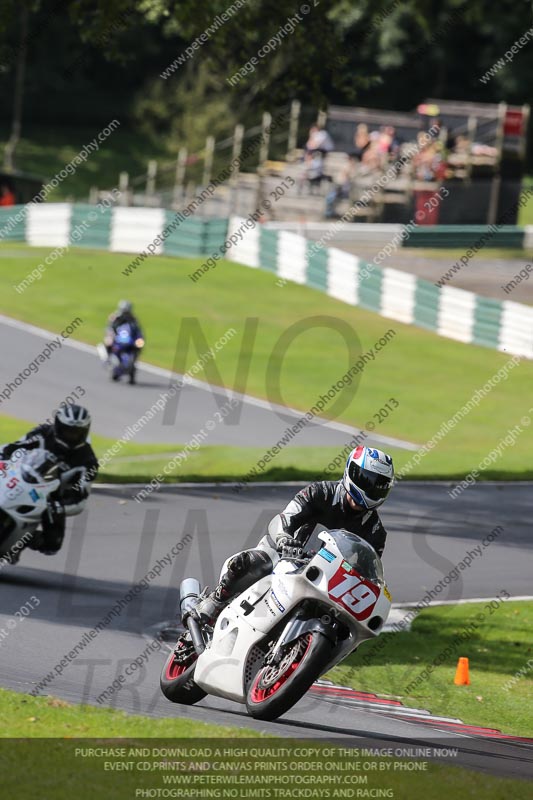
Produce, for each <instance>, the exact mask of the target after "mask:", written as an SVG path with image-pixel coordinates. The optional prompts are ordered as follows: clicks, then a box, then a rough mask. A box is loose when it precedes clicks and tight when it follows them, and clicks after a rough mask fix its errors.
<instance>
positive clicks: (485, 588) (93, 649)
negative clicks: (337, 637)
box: [0, 483, 533, 777]
mask: <svg viewBox="0 0 533 800" xmlns="http://www.w3.org/2000/svg"><path fill="white" fill-rule="evenodd" d="M134 491H135V489H133V488H131V487H107V488H105V487H103V488H101V489H98V488H97V489H96V490H95V491H94V494H93V496H92V498H91V500H90V502H89V505H88V508H87V510H86V512H85V513H84V514H83V515H82V516H81V517H79V518H77V519H75V520H71V521H70V524H69V528H68V532H67V538H66V542H65V545H64V547H63V550H62V551H61V552H60V554H59V555H57V556H55V557H46V556H43V555H40V554H37V553H33V552H24V553H23V555H22V557H21V561H20V563H19V565H18V566H16V567H4V568H3V569H2V570H1V571H0V594H1V598H2V602H1V606H0V607H1V609H2V613H1V614H0V629H4V630H5V631H6V632H7V635H6V636H5V637H4V639H3V641H2V643H1V648H2V653H1V661H0V683H1V685H2V686H4V687H7V688H11V689H15V690H17V691H20V692H30V691H32V689H34V688H35V687H36V686H37V685H38V684H39V682H40V681H42V679H43V678H44V677H45V676H46V675H47V673H49V672H51V671H52V672H55V674H54V677H53V680H51V681H50V682H49V683H48V684H47V685H46V686H45V687H42V688H41V693H43V694H55V695H57V696H60V697H63V698H65V699H66V700H70V701H74V702H81V701H83V702H86V703H92V704H95V705H98V703H97V697H98V696H99V695H100V694H101V693H102V692H103V691H104V690H105V689H106V688H107V687H108V686H109V685H110V684H111V683H112V682H113V680H115V679H116V678H117V677H118V676H119V675H122V674H123V673H124V670H125V669H127V668H128V666H129V665H130V663H131V662H132V661H133V660H134V659H135V658H137V657H138V656H139V655H140V654H141V653H143V651H144V652H146V649H147V648H149V645H150V643H151V642H152V641H153V635H154V631H155V630H156V627H157V625H158V624H159V623H161V622H162V621H165V620H172V619H173V617H174V611H175V608H176V603H177V596H178V591H177V587H178V584H179V581H180V580H181V578H182V577H184V576H185V575H195V576H197V577H198V578H200V579H201V580H202V581H203V582H208V583H211V584H212V583H213V580H214V577H215V573H216V572H218V569H219V566H220V564H221V563H222V561H223V559H224V558H225V557H226V556H227V555H228V554H230V553H231V552H234V551H237V550H239V549H240V548H242V547H244V546H251V545H252V544H253V543H254V542H255V541H257V539H258V538H259V537H260V535H261V533H262V532H263V530H264V527H265V525H266V523H267V522H268V520H269V519H270V517H271V516H272V515H273V514H274V513H276V512H277V511H278V510H279V509H280V508H282V507H283V505H284V504H285V502H286V501H287V500H289V499H290V497H291V496H292V494H293V493H294V491H295V486H283V485H278V486H266V487H254V488H249V489H246V490H244V491H243V492H242V493H240V494H236V493H234V492H233V491H232V489H231V487H229V486H226V487H221V486H196V487H193V486H189V487H187V486H184V487H180V488H177V487H165V489H164V490H163V491H162V492H160V493H157V494H154V495H152V496H151V498H150V499H149V500H146V501H145V502H144V503H136V502H134V501H133V500H131V495H132V494H133V493H134ZM532 513H533V497H532V493H531V487H530V486H528V485H517V484H515V485H501V486H494V485H486V484H485V485H478V486H474V487H471V488H469V489H468V490H467V491H466V492H464V494H463V495H462V496H461V497H460V498H458V499H457V500H455V501H452V500H451V499H450V498H449V497H448V495H447V487H446V486H445V485H443V484H433V485H431V484H415V483H411V484H406V483H404V484H400V485H399V486H398V487H396V488H395V490H394V493H393V495H392V496H391V498H390V500H389V501H388V503H387V505H386V507H385V509H384V511H383V520H384V523H385V526H386V527H387V528H388V529H389V531H390V533H389V541H388V544H387V548H386V553H385V557H384V564H385V570H386V573H387V576H388V583H389V586H390V589H391V592H392V595H393V599H394V600H395V601H396V602H398V601H417V600H419V599H421V597H423V595H424V594H425V592H426V590H428V589H431V588H432V587H434V586H435V585H436V584H438V583H439V581H440V580H441V579H442V578H443V577H444V576H445V575H447V574H448V573H449V572H450V570H452V569H453V566H454V565H455V564H457V563H458V562H459V561H461V560H462V559H463V558H465V556H466V555H467V554H468V551H471V552H474V548H477V547H481V552H482V554H481V555H479V556H475V558H473V561H472V564H471V566H470V567H469V568H468V569H466V570H465V571H464V572H461V573H460V574H461V579H460V580H457V581H453V582H451V583H450V585H449V586H448V587H447V588H446V589H445V590H444V591H442V592H440V594H439V599H441V600H457V599H464V598H473V597H492V596H494V595H496V594H497V593H498V592H499V591H500V590H505V591H507V592H508V593H509V594H510V595H512V596H520V595H525V594H528V593H530V591H531V538H530V535H529V531H530V520H531V515H532ZM497 525H501V526H502V527H503V532H502V533H500V535H499V536H498V537H497V538H496V539H495V540H494V541H493V542H492V543H491V544H488V546H486V547H483V544H482V543H483V540H484V539H485V540H486V537H487V535H488V534H489V533H490V532H491V531H492V530H494V528H495V526H497ZM178 542H179V543H181V544H180V545H179V552H177V554H176V556H175V557H174V556H173V555H170V551H171V548H172V547H173V546H175V545H176V543H178ZM158 563H159V565H160V570H161V571H160V575H159V576H158V577H156V578H155V579H154V580H152V581H150V584H149V588H148V589H147V590H146V591H142V592H140V593H139V594H137V595H135V596H134V597H133V599H132V600H131V601H130V602H128V603H127V604H126V605H125V606H124V607H123V609H122V612H121V613H120V615H117V616H115V617H114V618H113V619H112V620H111V621H110V623H109V624H108V625H107V627H105V628H104V629H103V630H102V631H101V632H100V633H98V635H97V636H96V638H94V639H93V640H92V641H90V642H89V644H88V645H87V646H86V647H85V649H84V650H83V651H82V652H81V653H80V654H79V655H78V657H77V658H75V659H73V660H72V663H69V664H67V666H66V667H65V668H64V669H59V670H55V665H56V664H59V662H60V661H61V660H62V659H63V658H64V657H65V656H66V654H68V653H69V652H70V651H72V649H73V647H74V646H75V645H76V644H77V643H79V642H80V640H81V639H82V637H83V636H84V634H86V632H87V631H88V630H90V629H91V628H93V627H94V626H95V625H96V624H97V623H98V622H99V621H100V620H102V619H103V618H104V617H106V615H107V614H108V613H109V611H110V609H111V608H112V607H113V605H114V604H115V603H116V602H117V601H118V600H119V599H121V598H123V597H124V596H125V595H126V594H127V592H128V591H129V590H130V589H131V587H132V585H133V584H134V583H136V582H137V581H139V580H141V579H142V578H143V577H144V576H146V575H147V574H148V573H149V571H150V570H151V569H152V567H153V566H154V565H157V564H158ZM32 596H33V597H34V598H36V599H37V600H38V601H39V604H38V605H37V607H36V608H35V610H33V611H32V613H31V614H30V616H29V617H28V618H26V619H24V620H23V621H21V622H19V623H18V624H17V625H16V627H14V628H13V627H12V628H9V627H8V626H7V622H8V620H9V619H10V617H12V615H13V614H14V612H15V611H17V610H18V609H19V608H20V607H21V606H23V605H24V604H25V603H26V602H27V601H28V600H29V598H30V597H32ZM35 604H36V603H35ZM165 657H166V653H165V651H164V650H163V649H161V651H157V650H155V648H154V652H151V654H150V655H149V657H148V661H147V664H146V666H143V667H142V668H141V669H140V670H139V671H137V672H135V673H134V674H133V676H132V677H130V678H128V679H127V681H126V682H125V684H124V685H123V686H122V688H121V689H120V691H118V692H117V693H115V694H114V695H113V697H112V698H111V700H109V701H104V703H103V705H105V704H106V702H107V704H110V705H112V706H116V707H119V708H122V709H124V710H127V711H129V712H136V713H142V714H146V715H150V716H170V715H178V714H179V715H183V716H187V717H190V718H194V719H197V720H202V721H209V722H215V723H218V724H226V725H234V726H244V727H248V728H255V729H256V730H261V731H266V732H269V733H273V734H277V735H282V736H298V737H302V736H304V737H315V738H320V739H326V738H329V739H335V740H336V741H338V739H339V737H340V738H343V739H345V738H346V737H359V736H364V737H365V738H366V739H367V740H372V741H373V742H374V743H376V742H377V743H378V745H377V746H392V745H391V743H393V742H399V743H401V744H406V743H408V744H411V745H412V744H415V745H421V744H424V745H428V744H430V743H434V744H435V745H436V746H443V745H447V746H453V747H458V748H459V756H458V759H457V761H454V763H461V764H464V765H466V766H471V767H473V768H479V769H483V770H486V771H488V772H492V773H494V774H501V775H509V776H516V777H520V776H528V777H533V763H532V761H531V752H532V751H531V748H530V747H527V746H526V745H523V744H522V745H520V744H514V743H512V742H506V741H494V740H492V739H484V738H480V737H477V736H472V735H465V734H460V735H458V734H457V733H455V732H451V731H450V730H449V729H447V728H446V726H445V725H444V724H442V725H441V726H439V723H438V722H435V724H434V727H430V726H428V725H422V724H420V723H419V722H417V721H416V720H414V721H406V720H405V719H398V718H396V719H395V718H394V717H389V716H385V715H383V714H378V713H374V712H373V711H372V710H371V709H369V710H367V709H354V708H353V707H350V706H348V705H346V706H345V705H343V704H342V703H341V704H337V703H332V702H329V701H327V700H323V699H320V698H317V697H310V696H308V697H306V698H304V699H303V700H302V701H301V702H300V703H298V704H297V705H296V706H295V708H294V709H293V710H292V711H291V712H290V713H288V714H287V715H286V716H284V717H283V718H282V719H281V720H279V721H277V722H275V723H265V722H254V721H253V720H252V719H251V718H249V717H248V716H247V715H246V714H245V713H244V712H243V710H242V708H241V707H240V706H238V705H237V704H234V703H230V702H229V701H223V700H218V699H215V698H206V699H205V700H203V701H202V702H201V703H200V704H199V705H198V706H195V707H191V708H184V707H181V706H174V705H172V704H170V703H169V702H168V701H166V700H165V699H164V698H163V696H162V695H161V694H160V691H159V672H160V669H161V666H162V663H163V662H164V659H165ZM58 673H59V674H58ZM411 677H412V676H411ZM362 688H364V689H366V690H367V691H371V690H372V687H362ZM450 691H453V687H451V688H450ZM346 740H347V739H346ZM374 746H376V744H374Z"/></svg>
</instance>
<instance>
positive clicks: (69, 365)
mask: <svg viewBox="0 0 533 800" xmlns="http://www.w3.org/2000/svg"><path fill="white" fill-rule="evenodd" d="M56 338H57V334H56V333H52V332H50V331H44V330H43V329H42V328H35V327H32V326H31V325H25V324H24V323H22V322H18V321H16V320H11V319H10V318H8V317H2V316H0V341H1V342H2V359H1V363H0V393H1V392H2V391H4V390H5V387H7V385H8V383H13V381H14V379H15V378H16V377H17V376H18V375H19V373H20V372H21V371H22V370H24V368H25V367H27V366H28V365H29V364H30V363H31V362H33V361H34V360H35V358H36V357H37V356H38V355H39V353H41V352H42V351H43V349H44V348H45V347H46V345H47V343H48V342H50V341H53V340H54V339H56ZM172 377H173V379H174V381H175V380H176V378H178V377H181V376H177V375H175V374H174V375H172V374H171V373H169V372H168V370H164V369H161V368H159V367H154V366H151V365H149V364H144V365H143V366H140V367H139V370H138V383H137V385H136V386H134V387H130V386H127V385H121V384H120V385H119V384H114V383H112V382H111V381H110V379H109V377H108V375H107V372H106V370H105V369H104V368H103V367H102V364H101V362H100V360H99V358H98V356H97V353H96V349H95V348H94V347H91V346H90V345H87V344H83V343H81V342H78V341H75V340H73V339H67V340H66V341H63V342H62V346H61V347H59V345H58V346H57V347H56V348H55V349H54V350H53V352H52V353H51V355H50V358H49V359H48V360H47V361H46V363H44V364H42V365H41V366H40V369H39V371H38V372H32V373H31V374H30V375H29V377H28V378H27V379H26V381H25V382H23V383H21V384H20V385H19V386H18V387H15V388H14V390H13V392H12V394H11V396H10V397H8V398H7V399H2V398H0V400H1V402H0V412H1V413H3V414H11V415H13V416H16V417H19V418H21V419H28V420H35V421H38V420H42V419H46V418H47V417H49V415H50V414H52V412H53V410H54V409H55V408H57V407H58V405H59V403H60V402H61V401H62V400H63V399H64V398H66V397H68V396H69V395H72V392H73V391H78V395H80V394H81V392H80V391H79V389H78V390H77V387H80V386H81V389H82V390H83V391H84V394H83V396H82V400H81V402H83V404H85V405H87V406H88V408H90V409H91V415H92V417H93V432H94V433H99V434H101V435H102V436H108V437H110V438H112V439H116V438H118V437H120V436H121V435H122V434H123V433H124V431H125V429H126V428H127V427H128V426H131V425H133V424H134V423H135V422H137V421H138V420H139V419H140V418H141V417H142V416H143V415H144V414H146V411H147V410H148V409H149V408H150V407H151V406H152V405H153V403H155V402H156V401H157V400H158V398H159V397H160V395H161V393H162V392H165V391H166V390H168V388H169V385H170V382H171V378H172ZM8 393H9V390H8ZM233 394H234V393H233V392H232V391H231V390H229V391H227V392H226V391H224V390H223V389H221V388H219V387H214V386H210V385H209V384H207V383H203V382H201V381H198V380H194V379H192V382H191V383H186V384H185V386H183V388H182V389H181V390H180V391H179V392H178V393H176V397H175V399H171V400H169V401H168V402H167V404H166V406H165V408H164V410H163V411H161V412H160V413H156V415H155V416H154V418H153V419H151V420H150V421H149V422H147V423H146V424H145V425H144V426H143V427H142V428H141V429H140V430H139V431H138V433H136V435H135V441H136V442H139V443H147V442H149V443H153V444H157V443H163V444H168V443H169V442H171V443H180V444H183V443H185V442H188V441H189V440H190V439H191V438H192V437H193V436H194V434H195V433H198V432H200V431H201V430H202V429H205V428H206V423H207V427H208V430H209V433H208V435H207V438H205V439H204V440H203V443H204V444H222V445H234V446H250V445H254V446H265V447H271V446H272V445H273V444H275V442H276V441H278V440H279V439H280V437H281V436H282V435H283V432H284V431H285V429H286V427H287V425H290V424H294V423H295V422H296V421H297V420H298V419H299V418H300V417H301V416H302V412H301V411H291V410H290V409H286V408H281V407H280V406H276V405H275V404H271V403H269V402H267V401H265V400H260V399H258V398H255V397H250V396H249V395H244V396H243V395H238V394H235V397H236V398H238V399H239V400H242V405H241V404H239V406H238V407H237V409H235V413H233V414H228V416H226V417H224V418H223V420H222V421H221V422H220V421H219V420H220V414H219V415H218V416H217V414H216V412H217V411H219V409H220V407H221V406H222V405H223V404H224V403H226V402H227V401H228V399H229V398H230V397H233ZM239 412H240V413H239ZM235 414H237V416H235ZM315 419H316V418H315ZM208 421H211V422H213V423H214V425H213V427H212V428H211V427H210V424H211V423H210V422H208ZM358 422H359V424H361V423H363V424H364V420H359V421H358ZM356 432H357V428H355V429H354V428H353V427H350V426H348V425H343V424H341V423H337V422H326V421H320V420H318V421H316V422H313V423H309V424H308V425H306V426H305V427H304V428H302V429H301V430H300V432H299V433H298V436H296V437H294V439H293V440H292V442H293V443H294V444H296V445H302V446H310V445H317V446H320V445H330V446H332V445H333V446H334V445H344V444H345V443H346V442H347V441H349V440H350V439H351V438H352V436H353V435H354V434H355V433H356ZM372 440H373V441H374V442H376V443H379V442H381V443H383V444H389V445H395V446H397V447H406V448H407V449H411V450H416V449H417V447H416V446H415V445H413V444H411V443H409V442H403V441H401V440H397V439H393V438H389V437H383V436H380V435H379V434H375V433H374V434H372ZM288 446H289V447H290V446H291V444H290V443H289V445H288Z"/></svg>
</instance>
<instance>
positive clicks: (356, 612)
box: [328, 567, 379, 620]
mask: <svg viewBox="0 0 533 800" xmlns="http://www.w3.org/2000/svg"><path fill="white" fill-rule="evenodd" d="M328 593H329V596H330V597H331V599H332V600H335V601H336V602H337V603H339V604H340V605H342V606H344V607H345V608H346V609H347V611H349V612H350V614H352V615H353V616H354V617H355V618H356V619H358V620H364V619H366V618H367V617H369V616H370V614H371V612H372V609H373V608H374V606H375V605H376V601H377V599H378V597H379V589H378V588H377V586H374V584H372V583H370V582H367V581H365V580H363V578H361V577H360V576H359V575H357V574H348V573H347V572H345V571H344V569H343V568H342V567H340V569H339V570H338V571H337V572H336V573H335V575H334V576H333V578H332V579H331V581H330V582H329V585H328Z"/></svg>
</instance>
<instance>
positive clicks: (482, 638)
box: [328, 586, 533, 737]
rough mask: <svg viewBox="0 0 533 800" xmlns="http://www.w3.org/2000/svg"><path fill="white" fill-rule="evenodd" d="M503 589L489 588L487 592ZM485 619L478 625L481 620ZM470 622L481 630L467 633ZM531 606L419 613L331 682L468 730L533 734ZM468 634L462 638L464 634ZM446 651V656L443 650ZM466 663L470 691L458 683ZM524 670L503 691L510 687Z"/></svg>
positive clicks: (359, 654)
mask: <svg viewBox="0 0 533 800" xmlns="http://www.w3.org/2000/svg"><path fill="white" fill-rule="evenodd" d="M504 588H505V587H499V586H494V587H491V588H490V592H493V591H494V592H497V591H499V590H501V589H504ZM480 614H483V615H484V619H483V620H482V621H478V619H477V618H478V615H480ZM472 623H475V624H478V627H477V628H475V629H470V628H469V625H470V624H472ZM532 627H533V602H529V601H524V602H512V601H507V602H503V603H502V604H501V605H500V606H499V607H498V608H497V609H496V610H494V611H493V613H492V614H491V613H490V610H488V609H487V608H486V607H485V604H484V603H479V604H478V603H473V604H470V603H468V604H465V605H457V606H435V607H432V608H428V609H425V610H423V611H422V612H421V613H420V614H419V616H418V617H417V618H416V619H415V620H414V622H413V625H412V630H411V631H410V632H401V633H385V634H382V635H381V636H380V637H379V638H378V639H376V640H374V641H373V642H369V643H365V644H364V645H362V646H361V648H360V649H359V650H358V651H357V652H356V653H355V654H354V655H353V656H350V657H349V658H348V659H346V661H344V662H343V664H341V665H340V666H338V667H335V669H334V670H332V671H331V672H330V673H329V675H328V677H329V678H331V679H332V680H334V681H336V682H338V683H342V684H343V685H347V686H352V687H353V688H355V689H358V690H360V691H370V692H376V693H378V694H387V695H391V696H394V697H395V698H398V699H400V700H401V701H402V702H403V703H405V705H408V706H416V707H418V708H420V707H422V708H425V709H427V710H429V711H431V712H432V713H433V714H437V715H442V716H446V717H457V718H459V719H461V720H463V722H467V723H468V724H471V725H480V726H484V727H489V728H498V729H500V730H502V731H503V732H504V733H508V734H514V735H517V736H529V737H533V709H532V706H531V698H532V697H533V671H532V670H528V669H527V662H528V660H529V659H531V658H532V657H533V643H532V640H531V629H532ZM469 633H471V636H470V637H469V638H468V639H466V640H463V639H462V638H461V635H462V634H464V636H467V635H468V634H469ZM447 649H448V651H449V652H450V653H451V654H450V655H446V656H444V655H443V654H444V653H445V651H447ZM460 656H466V657H468V658H469V662H470V680H471V683H470V686H455V685H454V683H453V679H454V676H455V669H456V665H457V659H458V658H459V657H460ZM434 659H442V664H439V665H438V666H435V667H434V669H433V670H432V671H431V672H430V674H429V676H428V677H427V679H426V680H423V681H422V682H421V683H420V684H419V685H418V686H417V687H416V688H415V689H413V690H410V691H407V690H406V687H408V686H409V684H411V683H412V682H413V681H415V680H416V679H417V677H418V676H419V675H421V674H422V673H423V671H424V669H425V668H427V667H428V666H429V665H431V664H432V662H433V660H434ZM524 667H525V668H526V673H525V674H521V675H520V677H519V679H518V680H517V681H516V682H514V683H513V685H512V686H510V688H508V689H507V690H506V688H505V687H506V686H509V684H508V683H507V682H508V681H511V679H512V678H513V677H514V676H516V675H517V674H519V671H520V670H521V669H524Z"/></svg>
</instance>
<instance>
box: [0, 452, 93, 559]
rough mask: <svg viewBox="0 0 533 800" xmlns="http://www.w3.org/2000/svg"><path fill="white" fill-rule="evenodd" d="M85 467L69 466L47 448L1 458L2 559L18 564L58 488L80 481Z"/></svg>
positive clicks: (0, 526)
mask: <svg viewBox="0 0 533 800" xmlns="http://www.w3.org/2000/svg"><path fill="white" fill-rule="evenodd" d="M83 472H84V470H83V468H81V467H74V468H73V469H66V468H65V465H64V464H62V463H61V462H60V461H59V460H58V459H57V458H56V456H55V455H53V454H52V453H49V452H48V451H47V450H43V449H36V450H16V451H15V452H14V453H13V455H12V456H11V458H10V459H9V460H8V461H0V560H3V562H4V563H5V562H6V561H7V562H8V563H13V564H14V563H16V562H17V561H18V557H19V555H20V553H21V551H22V550H24V548H25V547H28V545H30V544H31V543H32V541H33V540H34V538H35V535H36V531H37V528H38V527H39V525H40V522H41V517H42V515H43V513H44V512H46V511H47V510H48V509H49V508H50V506H51V504H52V503H53V502H54V501H53V499H52V496H53V495H54V492H56V491H57V490H58V489H60V490H61V492H63V491H64V490H65V489H66V488H67V486H73V485H74V484H75V483H76V482H77V481H79V479H80V477H81V476H82V474H83Z"/></svg>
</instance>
